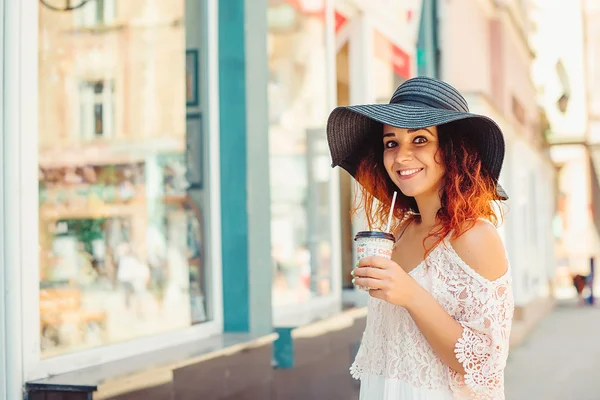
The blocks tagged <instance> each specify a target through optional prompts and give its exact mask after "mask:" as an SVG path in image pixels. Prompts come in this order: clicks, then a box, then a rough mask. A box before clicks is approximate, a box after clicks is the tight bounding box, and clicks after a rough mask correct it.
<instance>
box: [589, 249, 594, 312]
mask: <svg viewBox="0 0 600 400" xmlns="http://www.w3.org/2000/svg"><path fill="white" fill-rule="evenodd" d="M587 284H588V286H589V287H590V298H589V300H588V302H589V303H590V305H593V304H594V257H590V275H589V276H588V282H587Z"/></svg>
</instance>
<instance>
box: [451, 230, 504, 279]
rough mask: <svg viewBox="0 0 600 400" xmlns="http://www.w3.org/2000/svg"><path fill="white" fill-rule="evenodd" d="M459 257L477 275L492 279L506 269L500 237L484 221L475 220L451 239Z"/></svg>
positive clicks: (499, 275)
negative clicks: (467, 228) (464, 230)
mask: <svg viewBox="0 0 600 400" xmlns="http://www.w3.org/2000/svg"><path fill="white" fill-rule="evenodd" d="M451 244H452V247H453V248H454V250H455V251H456V253H457V254H458V255H459V257H460V258H462V260H463V261H464V262H465V263H466V264H467V265H468V266H469V267H471V268H473V269H474V270H475V271H476V272H477V273H478V274H479V275H481V276H482V277H484V278H485V279H487V280H489V281H494V280H496V279H498V278H500V277H501V276H502V275H504V274H505V273H506V271H507V269H508V262H507V260H506V253H505V250H504V244H503V243H502V239H501V238H500V235H499V234H498V231H497V230H496V227H495V226H493V225H492V224H490V223H488V222H485V221H477V222H475V225H474V226H473V227H472V228H470V229H469V230H468V231H466V232H465V233H463V234H462V235H461V236H459V237H458V238H456V239H453V240H451Z"/></svg>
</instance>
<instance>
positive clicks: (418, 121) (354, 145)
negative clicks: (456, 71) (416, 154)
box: [327, 76, 508, 200]
mask: <svg viewBox="0 0 600 400" xmlns="http://www.w3.org/2000/svg"><path fill="white" fill-rule="evenodd" d="M453 122H455V123H456V124H457V125H460V130H461V132H463V133H464V134H467V135H468V136H469V137H470V138H471V139H472V140H473V143H474V145H475V148H477V149H478V151H479V153H480V156H481V161H482V167H483V168H484V169H485V170H486V171H487V172H488V174H489V175H490V176H491V178H492V179H493V181H494V184H495V185H496V187H497V195H498V199H499V200H507V199H508V196H507V194H506V192H505V191H504V189H502V187H501V186H500V184H499V183H498V178H499V177H500V170H501V169H502V163H503V161H504V152H505V144H504V136H503V135H502V130H501V129H500V127H499V126H498V125H497V124H496V123H495V122H494V121H493V120H491V119H490V118H488V117H486V116H483V115H478V114H472V113H470V112H469V105H468V104H467V101H466V100H465V99H464V97H463V96H462V95H461V94H460V93H459V92H458V90H456V89H455V88H453V87H452V86H450V85H449V84H448V83H446V82H442V81H440V80H438V79H434V78H429V77H424V76H420V77H416V78H412V79H409V80H407V81H405V82H404V83H403V84H402V85H400V86H399V87H398V89H396V91H395V92H394V94H393V95H392V98H391V100H390V102H389V104H365V105H357V106H347V107H337V108H336V109H334V110H333V111H332V112H331V114H330V115H329V119H328V121H327V140H328V143H329V150H330V152H331V158H332V167H336V166H340V167H342V168H343V169H345V170H346V171H348V173H350V175H352V176H353V177H356V172H357V169H358V166H359V164H360V162H361V161H362V158H363V157H364V155H365V154H366V152H365V147H368V146H369V145H371V143H372V141H373V139H374V138H377V139H379V138H381V137H382V135H383V124H386V125H390V126H394V127H396V128H404V129H420V128H427V127H430V126H439V125H444V124H449V123H453ZM359 183H360V182H359Z"/></svg>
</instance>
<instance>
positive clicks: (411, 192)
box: [396, 184, 424, 197]
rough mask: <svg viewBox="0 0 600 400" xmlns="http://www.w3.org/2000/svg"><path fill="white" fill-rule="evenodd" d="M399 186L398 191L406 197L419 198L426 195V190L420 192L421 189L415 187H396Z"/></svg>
mask: <svg viewBox="0 0 600 400" xmlns="http://www.w3.org/2000/svg"><path fill="white" fill-rule="evenodd" d="M396 186H398V189H400V192H401V193H402V194H403V195H405V196H406V197H417V196H419V195H420V194H423V193H424V190H420V189H419V188H414V187H402V186H401V185H398V184H397V185H396Z"/></svg>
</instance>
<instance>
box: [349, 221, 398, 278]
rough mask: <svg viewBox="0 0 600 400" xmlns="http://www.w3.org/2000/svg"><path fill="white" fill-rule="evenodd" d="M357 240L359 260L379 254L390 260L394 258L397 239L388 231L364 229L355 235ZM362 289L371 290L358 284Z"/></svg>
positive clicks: (357, 256)
mask: <svg viewBox="0 0 600 400" xmlns="http://www.w3.org/2000/svg"><path fill="white" fill-rule="evenodd" d="M354 240H355V241H356V258H357V261H358V260H360V259H361V258H364V257H370V256H378V257H385V258H387V259H388V260H389V259H391V258H392V250H393V249H394V243H395V242H396V239H395V238H394V235H392V234H391V233H386V232H378V231H363V232H358V233H357V234H356V236H355V237H354ZM356 287H357V288H359V289H361V290H369V289H370V288H368V287H360V286H356Z"/></svg>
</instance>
